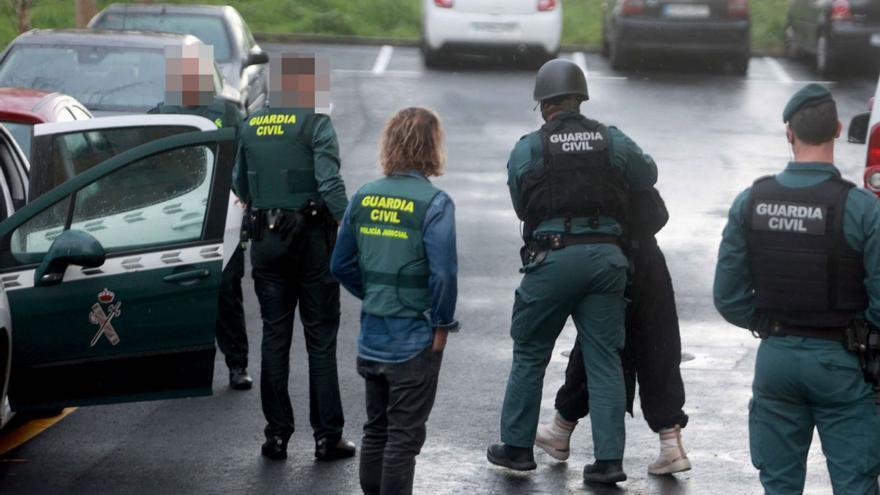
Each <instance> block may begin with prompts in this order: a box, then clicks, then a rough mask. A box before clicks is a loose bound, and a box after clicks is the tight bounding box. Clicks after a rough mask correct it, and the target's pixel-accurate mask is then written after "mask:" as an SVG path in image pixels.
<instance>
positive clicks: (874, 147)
mask: <svg viewBox="0 0 880 495" xmlns="http://www.w3.org/2000/svg"><path fill="white" fill-rule="evenodd" d="M878 101H880V81H878V82H877V88H876V89H875V90H874V97H873V98H872V99H871V102H872V103H871V106H872V107H873V106H874V105H875V104H876V103H875V102H878ZM872 110H873V108H872ZM849 142H850V143H856V144H863V145H865V175H864V181H865V187H866V188H868V189H870V190H871V191H872V192H873V193H874V194H876V195H877V196H880V112H874V111H871V112H866V113H863V114H859V115H856V116H855V117H853V119H852V121H851V122H850V125H849Z"/></svg>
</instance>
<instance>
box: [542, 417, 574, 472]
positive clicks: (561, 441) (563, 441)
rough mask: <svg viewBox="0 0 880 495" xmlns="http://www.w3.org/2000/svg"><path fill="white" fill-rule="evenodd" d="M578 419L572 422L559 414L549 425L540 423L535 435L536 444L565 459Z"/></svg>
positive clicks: (552, 454)
mask: <svg viewBox="0 0 880 495" xmlns="http://www.w3.org/2000/svg"><path fill="white" fill-rule="evenodd" d="M575 426H577V421H575V422H574V423H570V422H568V421H566V420H564V419H562V418H561V417H560V416H559V414H557V415H556V417H555V418H553V422H552V423H550V424H548V425H538V432H537V434H536V435H535V445H537V446H538V447H541V448H542V449H544V452H547V454H549V455H550V457H552V458H554V459H556V460H559V461H564V460H566V459H568V455H569V440H570V439H571V433H572V432H573V431H574V427H575Z"/></svg>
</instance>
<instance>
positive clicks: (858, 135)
mask: <svg viewBox="0 0 880 495" xmlns="http://www.w3.org/2000/svg"><path fill="white" fill-rule="evenodd" d="M870 122H871V113H870V112H866V113H860V114H858V115H856V116H855V117H853V119H852V121H850V123H849V137H848V139H847V140H848V141H849V142H850V143H857V144H865V143H867V142H868V124H869V123H870Z"/></svg>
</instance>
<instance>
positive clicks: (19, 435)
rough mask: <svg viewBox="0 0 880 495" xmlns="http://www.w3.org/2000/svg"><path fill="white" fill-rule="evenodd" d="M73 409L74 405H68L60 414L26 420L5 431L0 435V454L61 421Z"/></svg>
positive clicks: (74, 409)
mask: <svg viewBox="0 0 880 495" xmlns="http://www.w3.org/2000/svg"><path fill="white" fill-rule="evenodd" d="M73 411H76V408H75V407H68V408H67V409H64V410H63V411H61V414H59V415H58V416H52V417H51V418H41V419H34V420H31V421H28V422H27V423H25V424H23V425H21V426H19V427H18V428H16V429H14V430H12V431H9V432H7V433H6V434H4V435H3V436H0V455H4V454H6V453H7V452H9V451H10V450H12V449H15V448H17V447H19V446H21V445H23V444H24V443H25V442H28V441H29V440H31V439H33V438H34V437H36V436H37V435H39V434H40V433H43V432H44V431H46V430H48V429H49V428H51V427H52V426H53V425H55V423H57V422H59V421H61V420H62V419H64V418H65V417H67V415H69V414H70V413H72V412H73Z"/></svg>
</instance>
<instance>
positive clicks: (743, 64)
mask: <svg viewBox="0 0 880 495" xmlns="http://www.w3.org/2000/svg"><path fill="white" fill-rule="evenodd" d="M751 58H752V57H751V54H750V53H743V54H740V55H736V56H734V57H733V59H732V60H731V62H730V67H731V69H732V70H733V73H734V74H738V75H741V76H744V75H746V73H747V72H748V71H749V60H751Z"/></svg>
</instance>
